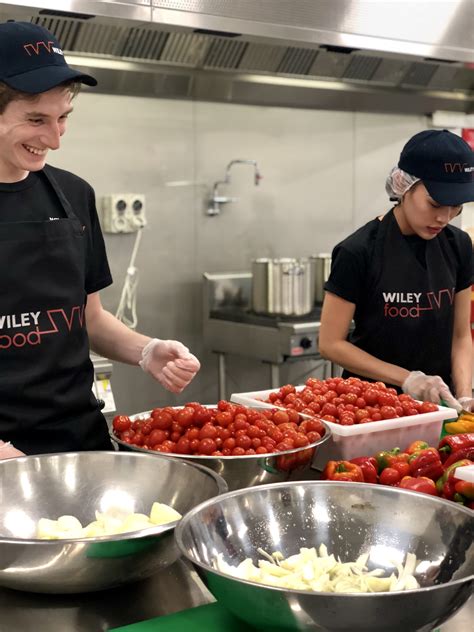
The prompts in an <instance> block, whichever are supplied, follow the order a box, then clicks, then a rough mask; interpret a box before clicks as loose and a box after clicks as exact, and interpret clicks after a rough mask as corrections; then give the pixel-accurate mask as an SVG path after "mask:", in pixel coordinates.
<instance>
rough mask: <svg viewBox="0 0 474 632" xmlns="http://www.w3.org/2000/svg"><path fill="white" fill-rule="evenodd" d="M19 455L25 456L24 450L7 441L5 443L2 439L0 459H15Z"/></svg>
mask: <svg viewBox="0 0 474 632" xmlns="http://www.w3.org/2000/svg"><path fill="white" fill-rule="evenodd" d="M17 456H25V455H24V453H23V452H20V450H17V449H16V448H14V447H13V446H12V444H11V443H10V442H9V441H7V442H6V443H4V442H3V441H0V460H1V459H14V458H15V457H17Z"/></svg>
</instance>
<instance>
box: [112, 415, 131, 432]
mask: <svg viewBox="0 0 474 632" xmlns="http://www.w3.org/2000/svg"><path fill="white" fill-rule="evenodd" d="M131 425H132V422H131V421H130V417H127V416H126V415H117V416H116V417H114V419H113V421H112V427H113V429H114V430H115V432H124V431H125V430H128V429H129V428H130V426H131Z"/></svg>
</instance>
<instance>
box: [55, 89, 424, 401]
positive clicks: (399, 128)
mask: <svg viewBox="0 0 474 632" xmlns="http://www.w3.org/2000/svg"><path fill="white" fill-rule="evenodd" d="M426 126H427V121H426V119H425V118H424V117H421V116H395V115H386V114H358V113H348V112H330V111H319V110H296V109H284V108H267V107H253V106H252V107H250V106H238V105H226V104H222V105H220V104H211V103H201V102H198V103H193V102H187V101H186V102H185V101H168V100H159V99H156V100H154V99H142V98H132V97H112V96H104V95H93V94H89V93H87V94H82V95H80V96H79V97H78V99H77V103H76V105H75V111H74V114H73V115H72V116H71V118H70V122H69V129H68V132H67V133H66V136H65V137H64V139H63V147H62V148H61V150H60V151H59V152H58V153H57V154H55V155H54V154H53V155H52V156H51V160H50V162H51V164H54V165H56V166H59V167H62V168H65V169H69V170H71V171H74V172H75V173H77V174H78V175H80V176H82V177H83V178H85V179H86V180H88V181H89V182H90V183H91V184H92V185H93V186H94V188H95V190H96V193H97V196H100V195H103V194H107V193H112V192H127V191H130V192H132V191H133V192H139V193H145V195H146V201H147V210H148V222H149V224H148V227H147V229H146V231H145V232H144V234H143V238H142V243H141V248H140V252H139V255H138V258H137V261H136V265H137V267H138V268H139V270H140V285H139V290H138V294H139V303H138V316H139V330H140V331H143V332H144V333H147V334H149V335H152V336H156V337H159V338H177V339H179V340H181V341H183V342H184V343H185V344H187V345H188V346H189V347H190V348H191V349H192V350H193V351H194V352H195V353H196V355H198V357H199V358H200V360H201V362H202V365H203V369H202V371H201V373H200V375H199V377H198V378H197V379H196V380H195V382H194V383H193V385H192V386H191V387H190V388H189V389H188V391H187V392H186V394H185V395H182V396H181V397H175V396H173V395H170V394H169V393H167V392H165V391H163V390H162V389H161V388H160V387H159V386H158V385H155V383H154V382H153V381H152V380H151V378H149V377H148V376H145V375H144V374H142V372H141V370H140V369H138V368H132V367H126V366H123V365H122V366H118V365H116V366H115V369H114V375H113V382H112V383H113V387H114V392H115V395H116V400H117V403H118V407H119V409H120V410H121V411H123V412H127V413H130V412H137V411H139V410H146V409H147V408H149V407H151V406H153V405H165V404H168V403H169V404H173V403H177V402H183V401H186V400H191V399H198V400H200V401H203V402H214V401H216V398H217V365H216V359H215V357H214V355H213V354H211V353H210V352H209V351H208V350H206V349H204V348H203V344H202V340H201V330H202V317H201V308H202V306H201V275H202V273H203V272H222V271H236V270H249V269H250V261H251V259H252V258H255V257H257V256H305V255H311V254H314V253H318V252H321V251H331V249H332V247H333V246H334V245H335V244H336V243H337V242H338V241H339V240H340V239H341V238H343V237H344V236H346V235H347V234H349V233H350V232H352V230H353V229H354V228H356V227H358V226H360V225H361V224H363V223H364V222H366V221H368V220H369V219H371V218H372V217H374V216H375V215H377V214H380V213H382V212H384V211H385V210H386V209H388V208H389V203H388V199H387V196H386V194H385V191H384V182H385V177H386V175H387V173H388V171H389V169H390V168H391V167H392V166H393V165H394V164H395V163H396V160H397V159H398V154H399V153H400V149H401V147H402V146H403V144H404V142H405V141H406V140H407V139H408V138H409V137H410V136H411V135H412V134H414V133H415V132H417V131H420V130H422V129H425V128H426ZM235 158H244V159H253V160H257V161H258V164H259V167H260V170H261V173H262V175H263V180H262V181H261V184H260V186H259V187H255V186H254V184H253V173H252V170H251V168H250V167H247V166H237V167H235V169H234V170H233V171H232V174H231V175H232V182H231V185H230V186H228V187H226V188H224V189H222V192H223V193H224V194H226V195H230V196H235V197H238V198H239V199H238V201H237V202H236V203H234V204H229V205H226V206H225V207H224V210H223V212H222V214H221V215H220V216H218V217H208V216H206V215H205V213H204V210H205V207H206V203H207V198H208V196H209V194H210V190H211V187H212V184H213V182H214V181H215V180H219V179H222V178H223V176H224V171H225V167H226V165H227V163H228V162H229V161H230V160H232V159H235ZM133 240H134V235H121V236H117V235H107V236H106V243H107V249H108V254H109V260H110V264H111V268H112V272H113V275H114V279H115V283H114V285H113V286H112V287H111V288H109V289H107V290H105V291H104V292H103V293H102V300H103V303H104V305H105V306H106V307H107V308H108V309H110V310H111V311H115V309H116V307H117V304H118V300H119V296H120V291H121V288H122V283H123V276H124V274H125V271H126V268H127V264H128V261H129V258H130V255H131V251H132V247H133ZM228 367H229V388H230V389H232V390H253V389H257V388H268V386H269V383H268V379H269V369H268V368H267V367H264V366H263V365H261V364H259V363H258V362H255V361H250V360H247V359H244V358H235V357H234V358H230V359H229V362H228ZM313 368H314V365H313V364H312V363H310V362H299V363H296V364H295V365H292V366H291V367H288V370H286V371H283V375H282V381H288V380H290V379H291V380H292V381H300V380H301V379H304V377H305V373H307V372H310V371H311V370H312V369H313Z"/></svg>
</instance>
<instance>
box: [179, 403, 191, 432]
mask: <svg viewBox="0 0 474 632" xmlns="http://www.w3.org/2000/svg"><path fill="white" fill-rule="evenodd" d="M194 412H195V411H194V408H191V407H189V408H186V407H185V408H182V409H181V410H178V412H177V413H176V421H177V423H178V424H179V425H180V426H182V427H183V428H186V427H187V426H190V425H191V424H192V423H193V419H194Z"/></svg>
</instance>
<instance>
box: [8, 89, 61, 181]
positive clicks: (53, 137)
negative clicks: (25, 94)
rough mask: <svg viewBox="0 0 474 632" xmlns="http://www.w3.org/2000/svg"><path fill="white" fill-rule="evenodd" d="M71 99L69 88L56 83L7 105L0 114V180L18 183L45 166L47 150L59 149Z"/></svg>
mask: <svg viewBox="0 0 474 632" xmlns="http://www.w3.org/2000/svg"><path fill="white" fill-rule="evenodd" d="M72 98H73V95H72V93H71V90H70V89H69V88H67V87H64V86H58V87H57V88H53V89H52V90H48V92H43V93H41V94H39V95H37V96H36V97H35V98H33V99H16V100H14V101H11V102H10V103H9V104H8V105H7V106H6V108H5V110H4V111H3V113H2V114H0V182H18V181H20V180H23V179H24V178H26V176H27V175H28V173H29V172H30V171H39V170H40V169H42V168H43V167H44V165H45V162H46V157H47V154H48V151H49V150H50V149H51V150H54V149H59V146H60V139H61V136H62V135H63V134H64V132H65V131H66V122H67V117H68V115H69V114H70V113H71V112H72V104H71V101H72Z"/></svg>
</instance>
